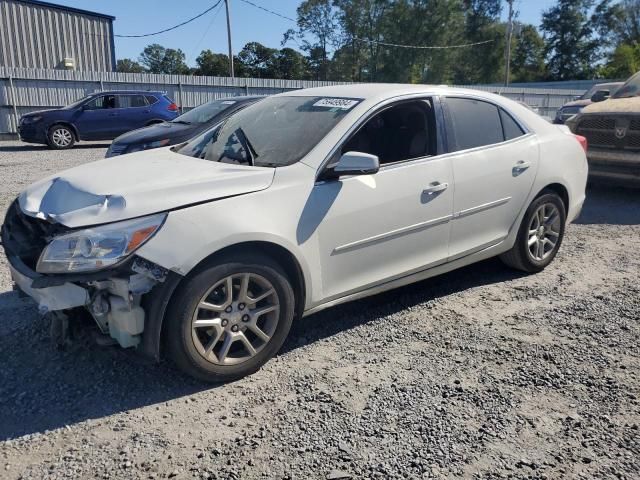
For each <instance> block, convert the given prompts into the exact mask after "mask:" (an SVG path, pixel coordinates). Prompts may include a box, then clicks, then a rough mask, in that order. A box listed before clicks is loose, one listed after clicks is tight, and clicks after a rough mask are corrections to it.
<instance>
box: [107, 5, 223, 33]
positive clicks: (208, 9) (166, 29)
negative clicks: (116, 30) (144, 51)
mask: <svg viewBox="0 0 640 480" xmlns="http://www.w3.org/2000/svg"><path fill="white" fill-rule="evenodd" d="M220 3H222V0H218V1H217V2H216V3H215V4H214V5H212V6H211V7H209V8H207V9H206V10H205V11H204V12H202V13H199V14H198V15H196V16H195V17H193V18H190V19H189V20H186V21H184V22H182V23H179V24H178V25H174V26H173V27H169V28H165V29H164V30H160V31H159V32H153V33H145V34H142V35H114V37H119V38H142V37H151V36H153V35H159V34H161V33H165V32H170V31H171V30H175V29H176V28H180V27H182V26H184V25H186V24H187V23H191V22H193V21H194V20H197V19H198V18H200V17H202V16H203V15H206V14H207V13H209V12H210V11H211V10H213V9H214V8H216V7H217V6H218V5H220Z"/></svg>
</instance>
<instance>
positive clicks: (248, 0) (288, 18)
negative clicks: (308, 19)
mask: <svg viewBox="0 0 640 480" xmlns="http://www.w3.org/2000/svg"><path fill="white" fill-rule="evenodd" d="M240 1H241V2H244V3H247V4H249V5H251V6H252V7H256V8H259V9H260V10H264V11H265V12H267V13H270V14H271V15H275V16H276V17H280V18H284V19H285V20H289V21H290V22H294V23H297V22H296V21H295V20H294V19H293V18H291V17H287V16H286V15H282V14H281V13H278V12H274V11H273V10H269V9H268V8H265V7H263V6H261V5H257V4H255V3H253V2H251V1H250V0H240Z"/></svg>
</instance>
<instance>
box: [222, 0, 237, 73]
mask: <svg viewBox="0 0 640 480" xmlns="http://www.w3.org/2000/svg"><path fill="white" fill-rule="evenodd" d="M224 5H225V7H226V9H227V39H228V41H229V73H230V74H231V78H233V77H234V76H235V75H234V74H233V48H232V47H231V17H230V16H229V0H224Z"/></svg>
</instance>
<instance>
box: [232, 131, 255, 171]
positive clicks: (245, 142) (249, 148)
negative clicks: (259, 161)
mask: <svg viewBox="0 0 640 480" xmlns="http://www.w3.org/2000/svg"><path fill="white" fill-rule="evenodd" d="M234 133H235V134H236V136H237V137H238V140H240V143H241V144H242V147H243V148H244V149H245V150H246V151H247V153H248V154H249V157H250V158H249V160H250V161H251V166H254V165H255V164H256V158H258V152H256V149H255V148H253V145H251V142H250V141H249V137H247V134H246V133H244V130H242V127H238V129H237V130H236V131H235V132H234Z"/></svg>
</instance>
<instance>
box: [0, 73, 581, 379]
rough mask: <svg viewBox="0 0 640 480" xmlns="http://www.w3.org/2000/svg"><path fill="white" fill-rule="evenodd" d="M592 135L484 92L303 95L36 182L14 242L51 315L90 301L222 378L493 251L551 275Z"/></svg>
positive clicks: (321, 91)
mask: <svg viewBox="0 0 640 480" xmlns="http://www.w3.org/2000/svg"><path fill="white" fill-rule="evenodd" d="M585 149H586V144H585V140H584V139H583V138H581V137H576V136H574V135H572V134H570V133H569V132H568V130H567V129H565V128H564V127H562V128H560V127H557V126H554V125H551V124H549V123H548V122H546V121H544V120H543V119H542V118H540V117H539V116H538V115H536V114H535V113H533V112H531V111H530V110H528V109H527V108H525V107H523V106H521V105H519V104H517V103H516V102H513V101H510V100H508V99H505V98H502V97H499V96H495V95H492V94H488V93H482V92H476V91H472V90H463V89H454V88H447V87H430V86H424V85H349V86H335V87H323V88H316V89H309V90H298V91H293V92H289V93H284V94H281V95H276V96H273V97H270V98H267V99H265V100H263V101H262V102H259V103H257V104H255V105H252V106H250V107H248V108H247V109H245V110H243V111H241V112H239V113H238V114H236V115H234V116H232V117H231V118H229V119H228V120H226V121H225V122H224V123H222V124H220V125H217V126H215V127H214V128H212V129H211V130H209V131H207V132H205V133H204V134H202V135H200V136H199V137H196V138H194V139H193V140H191V141H190V142H188V143H185V144H182V145H178V146H176V147H171V148H164V149H158V150H153V151H149V152H140V153H134V154H131V155H124V156H122V157H118V158H112V159H108V160H103V161H98V162H94V163H89V164H85V165H82V166H80V167H77V168H74V169H71V170H68V171H65V172H62V173H61V174H58V175H55V176H52V177H50V178H47V179H44V180H42V181H39V182H37V183H35V184H34V185H32V186H30V187H29V188H28V189H27V190H26V191H25V192H23V193H22V194H21V195H20V196H19V197H18V199H17V200H16V201H15V202H14V203H13V205H12V206H11V208H10V209H9V211H8V213H7V217H6V220H5V223H4V225H3V228H2V241H3V244H4V248H5V251H6V254H7V257H8V260H9V263H10V267H11V272H12V276H13V279H14V281H15V283H16V284H17V285H18V287H19V288H20V289H21V290H23V291H24V292H26V293H27V294H29V295H30V296H31V297H33V298H34V299H35V300H36V301H37V302H38V304H39V307H40V310H41V311H43V312H50V314H51V315H52V317H53V318H54V320H55V321H58V322H63V323H66V322H67V321H68V313H69V312H70V311H71V310H74V309H77V308H83V309H86V311H88V312H89V313H90V314H91V316H92V317H93V318H94V319H95V321H96V323H97V325H98V327H99V328H100V329H101V330H102V332H103V333H104V335H105V336H109V337H111V338H112V339H114V342H118V343H119V344H120V345H121V346H123V347H137V348H139V349H140V350H141V351H142V352H143V353H146V354H147V355H150V356H152V357H154V358H156V359H157V358H159V356H160V346H161V345H166V348H167V352H166V353H168V355H169V356H170V357H171V358H172V359H173V360H174V361H175V363H176V364H177V365H178V366H179V367H180V368H182V369H183V370H184V371H185V372H187V373H188V374H190V375H193V376H194V377H197V378H200V379H204V380H210V381H224V380H230V379H234V378H238V377H241V376H243V375H246V374H249V373H251V372H254V371H255V370H257V369H258V368H259V367H260V366H261V365H262V364H264V363H265V362H266V361H267V360H268V359H269V358H271V357H272V356H273V355H275V354H276V352H277V351H278V349H279V348H280V347H281V345H282V343H283V342H284V340H285V337H286V336H287V333H288V331H289V328H290V326H291V323H292V321H293V319H294V318H296V317H301V316H305V315H309V314H311V313H314V312H317V311H319V310H322V309H324V308H327V307H330V306H332V305H336V304H339V303H343V302H346V301H349V300H353V299H356V298H361V297H364V296H367V295H372V294H375V293H377V292H381V291H383V290H388V289H392V288H396V287H399V286H401V285H405V284H408V283H411V282H415V281H417V280H421V279H424V278H427V277H432V276H434V275H438V274H441V273H443V272H447V271H450V270H453V269H456V268H459V267H463V266H465V265H469V264H471V263H474V262H477V261H480V260H483V259H486V258H489V257H493V256H498V255H499V256H500V258H502V259H503V260H504V262H505V263H506V264H507V265H509V266H511V267H514V268H517V269H520V270H524V271H526V272H531V273H534V272H539V271H541V270H542V269H544V268H545V267H546V266H547V265H549V263H550V262H551V261H552V260H553V259H554V257H555V256H556V254H557V253H558V249H559V248H560V244H561V243H562V238H563V235H564V232H565V226H566V225H567V223H568V222H570V221H572V220H573V219H575V218H576V216H577V215H578V214H579V212H580V209H581V207H582V203H583V201H584V199H585V185H586V181H587V161H586V156H585ZM163 352H164V351H163Z"/></svg>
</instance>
